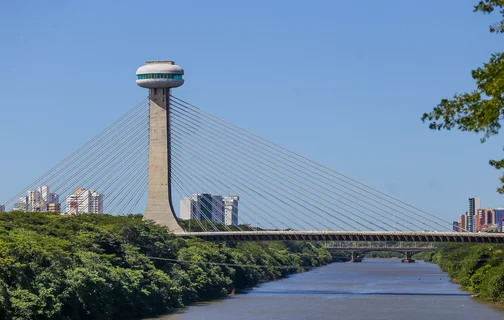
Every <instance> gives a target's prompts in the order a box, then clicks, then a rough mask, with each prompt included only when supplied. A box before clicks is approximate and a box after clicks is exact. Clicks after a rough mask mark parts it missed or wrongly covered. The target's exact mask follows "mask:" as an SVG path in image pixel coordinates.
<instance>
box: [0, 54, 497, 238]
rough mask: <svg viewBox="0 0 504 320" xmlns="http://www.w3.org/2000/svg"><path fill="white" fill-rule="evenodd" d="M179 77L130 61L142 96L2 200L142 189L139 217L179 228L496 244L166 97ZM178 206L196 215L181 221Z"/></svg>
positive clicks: (88, 198) (97, 204) (82, 199)
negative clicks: (135, 67)
mask: <svg viewBox="0 0 504 320" xmlns="http://www.w3.org/2000/svg"><path fill="white" fill-rule="evenodd" d="M182 75H183V70H182V69H181V68H180V67H178V66H176V65H174V63H172V62H166V61H162V62H149V63H147V64H146V65H145V66H143V67H141V68H139V69H138V71H137V83H138V84H139V85H140V86H142V87H146V88H149V97H148V98H146V99H144V100H143V101H141V102H140V103H138V104H137V105H136V106H135V107H134V108H132V109H131V110H129V111H128V112H127V113H126V114H125V115H124V116H122V117H121V118H120V119H118V120H117V121H116V122H114V123H113V124H112V125H110V126H109V127H108V128H106V129H105V130H103V131H102V132H101V133H99V134H98V135H97V136H95V137H94V138H92V139H91V140H90V141H88V142H87V143H86V144H84V145H83V146H82V147H80V148H79V149H78V150H76V151H75V152H73V153H72V154H71V155H70V156H68V157H67V158H66V159H64V160H63V161H61V162H60V163H58V164H57V165H56V166H55V167H54V168H52V169H51V170H49V171H48V172H47V173H45V174H44V175H42V176H41V177H40V178H39V179H37V180H35V181H34V182H32V183H31V184H30V185H28V186H26V187H25V188H24V189H23V190H21V191H20V192H19V193H18V194H16V195H14V196H13V197H12V198H10V199H8V200H7V202H6V203H5V206H6V208H7V209H8V210H16V209H18V210H25V211H47V210H49V208H52V209H53V210H54V211H61V212H63V213H66V214H78V213H87V212H91V213H92V212H96V213H98V212H100V211H104V212H106V213H110V214H129V213H134V212H143V211H144V209H145V203H144V201H145V195H146V193H147V204H146V209H145V213H144V218H145V219H149V220H152V221H154V222H155V223H158V224H161V225H165V226H166V227H167V228H168V229H169V230H170V231H172V232H173V233H175V234H177V235H180V236H182V237H187V236H197V237H200V238H203V239H207V240H216V241H217V240H218V241H222V240H233V241H247V240H265V241H266V240H335V241H414V242H484V243H504V235H503V234H490V233H471V232H465V231H466V230H462V231H464V232H452V223H451V222H449V221H446V220H444V219H442V218H440V217H439V216H437V215H435V214H432V213H428V212H426V211H424V210H421V209H419V208H417V207H415V206H413V205H410V204H407V203H405V202H403V201H401V200H399V199H397V198H394V197H392V196H390V195H387V194H385V193H383V192H381V191H379V190H377V189H375V188H372V187H370V186H368V185H366V184H364V183H362V182H359V181H357V180H355V179H352V178H351V177H349V176H347V175H344V174H342V173H339V172H337V171H335V170H332V169H330V168H328V167H326V166H323V165H321V164H319V163H317V162H315V161H312V160H310V159H307V158H306V157H303V156H302V155H299V154H297V153H295V152H292V151H290V150H288V149H286V148H283V147H281V146H279V145H277V144H275V143H273V142H271V141H269V140H267V139H264V138H262V137H260V136H257V135H255V134H253V133H251V132H249V131H247V130H245V129H242V128H240V127H238V126H236V125H234V124H232V123H231V122H228V121H226V120H224V119H222V118H220V117H217V116H215V115H213V114H211V113H209V112H207V111H205V110H204V109H201V108H199V107H197V106H195V105H192V104H190V103H188V102H187V101H184V100H182V99H180V98H177V97H175V96H173V95H172V94H171V88H173V87H177V86H180V85H182V84H183V81H184V80H182ZM42 185H44V186H49V187H50V191H52V192H51V194H53V195H52V197H51V200H52V201H53V203H52V206H49V202H50V199H48V195H47V194H45V195H44V192H43V190H42V189H40V190H41V191H39V192H35V193H34V192H33V191H35V190H37V188H38V187H39V186H42ZM47 193H48V191H47ZM27 195H28V196H27ZM30 195H31V196H30ZM179 207H180V211H184V212H186V213H189V217H192V218H193V219H191V220H190V222H189V224H188V225H187V223H185V224H184V225H186V228H185V229H184V228H183V227H182V226H181V224H180V221H179V219H177V218H176V216H175V208H179ZM49 211H51V210H49Z"/></svg>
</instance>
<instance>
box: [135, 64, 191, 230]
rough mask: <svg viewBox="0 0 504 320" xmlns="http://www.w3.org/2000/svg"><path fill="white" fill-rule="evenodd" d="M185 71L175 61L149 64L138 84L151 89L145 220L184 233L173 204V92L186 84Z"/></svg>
mask: <svg viewBox="0 0 504 320" xmlns="http://www.w3.org/2000/svg"><path fill="white" fill-rule="evenodd" d="M183 74H184V70H183V69H182V68H181V67H179V66H177V65H175V63H174V62H173V61H147V62H146V63H145V65H144V66H141V67H140V68H138V70H137V72H136V75H137V80H136V83H137V84H138V85H139V86H140V87H142V88H148V89H149V109H150V111H149V122H150V129H149V130H150V137H149V186H148V188H149V189H148V200H147V208H146V209H145V213H144V219H148V220H153V221H154V222H156V223H157V224H160V225H163V226H167V227H168V229H169V230H170V231H171V232H184V229H182V227H181V226H180V224H179V223H178V220H177V217H176V215H175V211H174V210H173V205H172V189H171V135H170V90H171V88H176V87H180V86H181V85H182V84H184V80H183V79H182V76H183Z"/></svg>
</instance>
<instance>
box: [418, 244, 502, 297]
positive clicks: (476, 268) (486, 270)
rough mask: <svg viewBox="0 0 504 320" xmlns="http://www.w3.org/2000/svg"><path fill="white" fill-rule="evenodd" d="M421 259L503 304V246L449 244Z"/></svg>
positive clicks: (467, 286)
mask: <svg viewBox="0 0 504 320" xmlns="http://www.w3.org/2000/svg"><path fill="white" fill-rule="evenodd" d="M423 258H424V259H425V260H426V261H432V262H434V263H436V264H438V265H439V266H440V267H441V269H442V270H443V271H445V272H447V273H448V275H449V276H450V278H452V279H454V280H455V281H456V282H458V283H460V284H461V285H462V286H464V287H465V288H466V289H468V290H470V291H472V292H473V293H475V294H477V295H479V296H481V297H482V298H485V299H488V300H492V301H496V302H500V303H504V245H491V244H472V245H471V244H450V245H446V246H443V247H442V248H441V249H440V250H439V251H438V252H436V253H435V254H431V253H428V254H424V255H423Z"/></svg>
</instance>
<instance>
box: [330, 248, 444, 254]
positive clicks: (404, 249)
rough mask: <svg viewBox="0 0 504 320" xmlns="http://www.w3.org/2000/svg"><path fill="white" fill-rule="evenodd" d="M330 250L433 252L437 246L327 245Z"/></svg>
mask: <svg viewBox="0 0 504 320" xmlns="http://www.w3.org/2000/svg"><path fill="white" fill-rule="evenodd" d="M326 249H327V251H329V252H361V253H365V252H371V251H387V252H433V251H436V250H437V248H431V247H326Z"/></svg>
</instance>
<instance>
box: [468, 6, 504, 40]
mask: <svg viewBox="0 0 504 320" xmlns="http://www.w3.org/2000/svg"><path fill="white" fill-rule="evenodd" d="M503 7H504V0H482V1H480V2H479V3H478V4H477V5H476V6H474V12H478V11H479V12H483V13H485V14H490V13H492V12H494V10H495V9H500V10H499V12H500V14H501V15H503V16H504V9H503ZM490 32H492V33H504V19H503V20H501V21H499V22H496V23H494V24H493V25H491V26H490Z"/></svg>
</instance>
